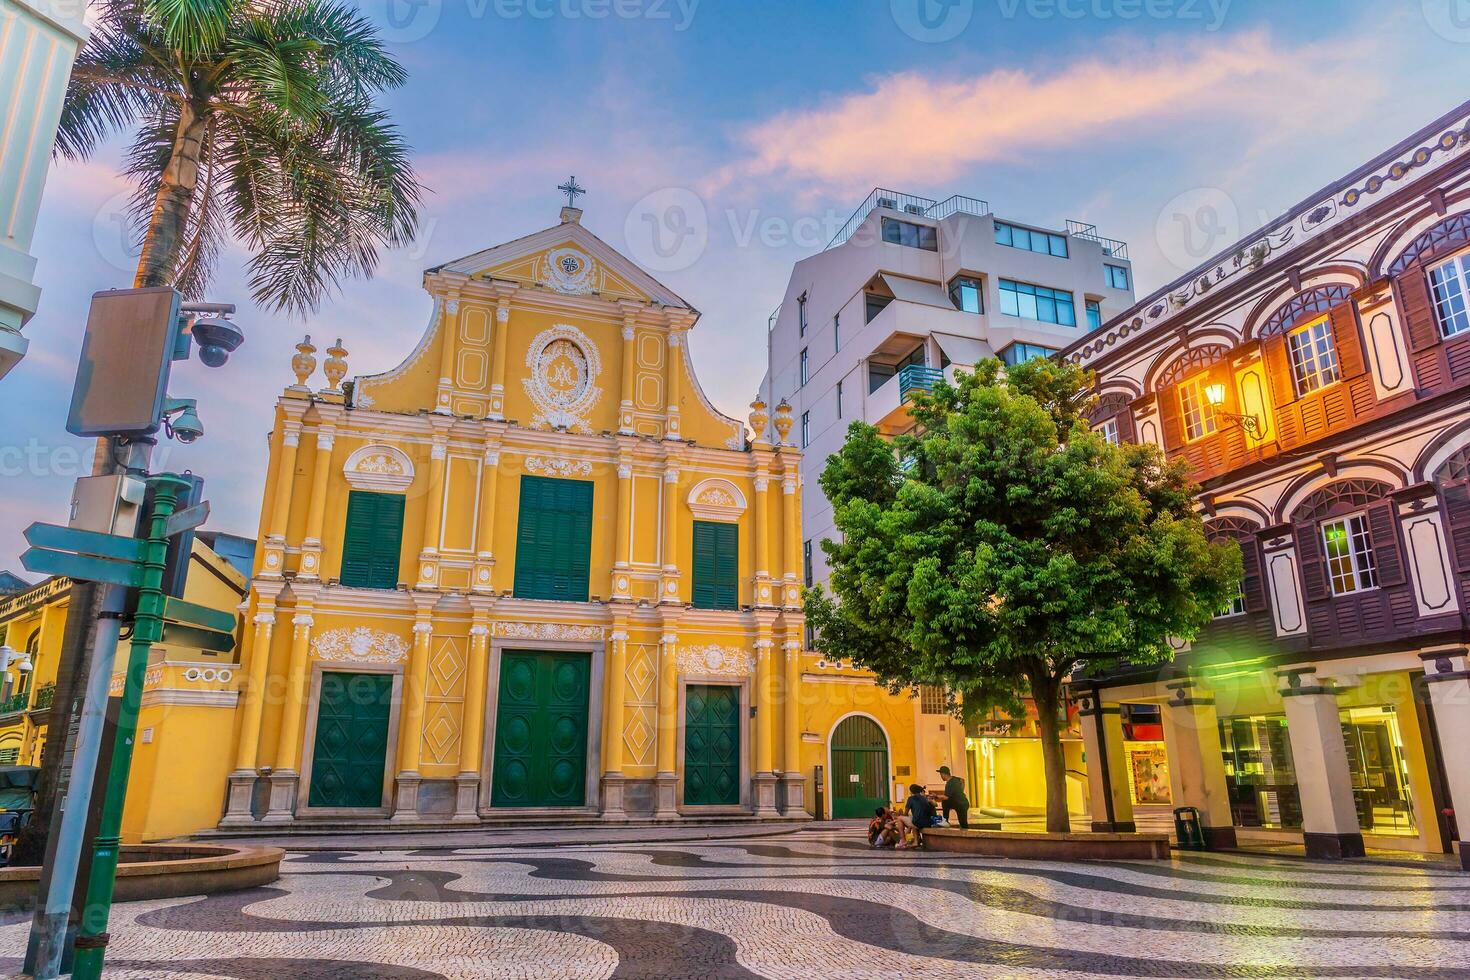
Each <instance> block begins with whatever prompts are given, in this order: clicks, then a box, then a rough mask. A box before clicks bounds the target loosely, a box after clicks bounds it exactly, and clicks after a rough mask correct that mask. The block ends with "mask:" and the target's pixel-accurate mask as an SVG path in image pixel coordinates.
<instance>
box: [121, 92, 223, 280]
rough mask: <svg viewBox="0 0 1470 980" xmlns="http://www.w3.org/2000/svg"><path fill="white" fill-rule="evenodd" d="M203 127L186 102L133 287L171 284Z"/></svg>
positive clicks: (186, 222) (191, 197) (190, 201)
mask: <svg viewBox="0 0 1470 980" xmlns="http://www.w3.org/2000/svg"><path fill="white" fill-rule="evenodd" d="M206 126H207V123H206V122H205V119H204V117H203V116H200V115H199V114H198V113H196V112H195V111H194V107H193V106H192V105H191V104H189V103H188V102H185V103H184V105H183V107H182V108H181V109H180V110H179V126H178V129H177V130H176V131H175V133H174V148H173V153H172V155H171V156H170V157H169V161H168V166H167V167H165V168H164V170H163V179H162V180H161V181H160V182H159V185H158V196H157V197H156V198H154V200H153V215H152V216H151V217H150V218H149V219H148V233H147V234H146V235H145V236H144V238H143V253H142V254H141V255H139V256H138V273H137V275H136V276H134V277H133V285H134V286H135V287H143V286H167V285H169V284H170V283H172V282H173V277H174V271H175V269H176V268H177V266H178V260H179V251H180V250H181V249H182V248H183V247H184V232H185V230H186V229H187V228H188V226H189V211H190V208H191V207H193V204H194V188H195V186H196V185H197V184H198V183H199V161H200V156H201V154H202V153H203V151H204V131H205V128H206Z"/></svg>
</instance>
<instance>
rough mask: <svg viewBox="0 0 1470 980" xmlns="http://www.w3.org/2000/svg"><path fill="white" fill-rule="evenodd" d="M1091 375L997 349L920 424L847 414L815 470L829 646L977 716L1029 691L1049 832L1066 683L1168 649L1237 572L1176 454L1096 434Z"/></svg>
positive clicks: (1059, 805) (811, 611) (1200, 621)
mask: <svg viewBox="0 0 1470 980" xmlns="http://www.w3.org/2000/svg"><path fill="white" fill-rule="evenodd" d="M1092 388H1093V378H1092V376H1091V374H1090V373H1088V372H1085V371H1083V370H1082V369H1081V368H1079V367H1077V366H1076V365H1073V364H1070V363H1066V362H1056V361H1049V360H1034V361H1030V362H1027V363H1025V364H1021V365H1018V366H1016V367H1013V368H1009V369H1004V370H1003V369H1002V367H1001V365H1000V362H998V361H993V360H992V361H986V362H983V363H981V364H980V365H978V366H977V367H976V369H975V373H974V374H965V373H961V374H959V375H958V377H957V379H956V383H955V384H954V385H950V384H948V383H945V382H942V381H941V382H940V383H939V384H937V385H936V387H935V390H934V391H933V393H932V394H920V395H918V396H917V397H916V398H915V399H914V402H913V404H912V406H911V410H912V414H913V418H914V422H915V427H914V429H913V431H912V432H911V433H910V434H907V435H901V436H898V437H897V438H895V439H893V440H892V441H889V440H887V439H885V438H883V437H882V436H881V435H880V434H879V433H878V431H877V430H876V429H875V428H874V427H872V426H870V425H866V424H864V423H861V422H855V423H853V425H852V426H851V427H850V429H849V430H848V437H847V442H846V443H845V444H844V445H843V447H842V449H841V451H840V452H838V453H836V454H834V455H833V456H831V457H830V458H829V459H828V461H827V465H826V468H825V470H824V471H823V473H822V477H821V486H822V490H823V491H824V492H825V493H826V494H827V497H828V499H829V500H830V501H831V502H832V506H833V511H834V517H835V523H836V527H837V530H838V531H839V532H840V533H841V539H840V540H837V541H823V542H822V548H823V550H824V551H825V552H826V553H827V556H828V560H829V562H830V564H831V568H832V574H831V592H830V593H829V592H828V591H826V590H825V589H822V588H817V589H813V590H811V591H810V592H808V595H807V614H808V617H809V618H810V621H811V623H812V625H813V626H814V627H815V630H816V636H817V640H816V646H817V648H818V649H819V650H821V651H822V652H823V653H825V654H828V655H829V656H833V657H841V658H844V659H852V660H855V661H856V662H857V663H859V664H861V665H863V666H864V667H867V668H868V669H870V670H872V671H874V672H875V673H876V674H877V675H878V676H879V679H880V680H881V681H882V682H884V683H886V684H887V685H889V687H890V688H891V689H895V690H896V689H900V688H906V687H913V686H917V685H919V684H942V685H944V686H946V687H947V688H949V689H950V690H953V691H956V692H959V694H960V696H961V698H962V699H963V701H964V702H965V703H966V705H967V706H968V710H967V711H966V714H967V715H971V716H973V715H974V714H975V713H976V712H977V711H978V710H983V709H984V708H986V707H989V706H991V705H996V706H1001V707H1005V708H1009V709H1010V710H1015V707H1016V705H1017V702H1018V700H1019V699H1020V698H1021V697H1023V696H1028V697H1030V698H1032V699H1033V700H1034V701H1035V705H1036V710H1037V715H1038V721H1039V728H1040V732H1041V747H1042V758H1043V761H1044V765H1045V775H1046V795H1047V807H1046V826H1047V830H1049V831H1053V832H1059V831H1066V830H1068V829H1069V827H1068V820H1067V794H1066V776H1065V772H1066V770H1065V764H1064V762H1063V758H1062V747H1061V738H1060V735H1061V729H1062V708H1063V702H1062V684H1063V681H1064V679H1065V678H1066V677H1067V676H1068V675H1070V674H1072V673H1073V672H1075V671H1079V670H1080V669H1083V668H1104V667H1107V666H1109V665H1111V664H1114V663H1117V662H1118V661H1119V660H1124V659H1126V660H1127V661H1129V662H1131V663H1134V664H1142V663H1158V662H1164V661H1167V660H1169V659H1170V658H1171V657H1172V656H1173V650H1172V648H1171V646H1170V643H1169V640H1170V638H1171V637H1173V638H1176V639H1177V638H1183V639H1193V638H1194V637H1195V636H1196V635H1197V634H1198V633H1199V631H1200V630H1201V629H1202V628H1203V627H1204V626H1205V624H1206V623H1208V622H1209V621H1210V619H1211V618H1212V616H1213V615H1214V614H1215V613H1216V612H1217V611H1218V610H1220V609H1221V608H1222V607H1223V606H1224V605H1225V604H1226V602H1227V601H1228V600H1229V599H1230V598H1231V597H1232V596H1233V595H1234V593H1235V590H1236V588H1237V584H1238V582H1239V579H1240V572H1241V565H1240V551H1239V548H1238V547H1237V546H1236V545H1235V544H1234V543H1233V542H1230V543H1223V544H1213V543H1211V542H1209V541H1208V540H1207V539H1206V537H1205V533H1204V526H1203V522H1202V520H1201V518H1200V516H1199V515H1198V513H1197V512H1196V511H1195V509H1194V506H1193V501H1192V498H1193V494H1194V492H1195V490H1196V488H1195V487H1194V486H1192V485H1191V484H1190V482H1189V481H1188V479H1187V478H1186V475H1185V471H1184V467H1183V466H1182V464H1178V463H1170V462H1167V461H1166V460H1165V459H1164V457H1163V455H1162V454H1161V453H1160V452H1159V450H1158V449H1157V448H1156V447H1153V446H1137V445H1122V446H1115V445H1112V444H1110V443H1108V442H1107V441H1106V440H1105V439H1103V438H1102V437H1101V436H1099V435H1098V434H1096V433H1094V432H1092V431H1091V429H1090V428H1089V427H1088V425H1087V423H1086V422H1085V420H1084V414H1085V412H1086V411H1088V409H1089V408H1090V405H1091V402H1092V396H1091V391H1092Z"/></svg>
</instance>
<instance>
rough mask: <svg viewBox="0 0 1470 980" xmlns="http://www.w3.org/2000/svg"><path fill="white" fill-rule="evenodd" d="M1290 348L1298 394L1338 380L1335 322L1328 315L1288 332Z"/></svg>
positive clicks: (1289, 352) (1287, 344)
mask: <svg viewBox="0 0 1470 980" xmlns="http://www.w3.org/2000/svg"><path fill="white" fill-rule="evenodd" d="M1286 349H1287V352H1288V354H1289V356H1290V358H1291V377H1292V381H1294V382H1295V383H1296V393H1297V395H1299V396H1300V395H1305V394H1307V393H1308V392H1312V391H1316V390H1317V389H1318V388H1325V387H1326V386H1327V385H1330V384H1332V383H1333V382H1334V381H1336V380H1337V378H1338V371H1337V348H1336V347H1334V346H1333V343H1332V323H1331V321H1330V320H1328V319H1327V318H1325V317H1324V318H1323V319H1321V320H1318V321H1317V322H1316V323H1309V324H1307V325H1306V326H1305V327H1302V328H1301V329H1299V330H1293V331H1292V332H1291V333H1290V334H1288V335H1287V338H1286Z"/></svg>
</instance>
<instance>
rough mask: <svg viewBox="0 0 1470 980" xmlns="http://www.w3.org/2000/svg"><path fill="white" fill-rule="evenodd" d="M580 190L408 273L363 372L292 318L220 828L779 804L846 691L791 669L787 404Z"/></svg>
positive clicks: (791, 460) (789, 805) (811, 760)
mask: <svg viewBox="0 0 1470 980" xmlns="http://www.w3.org/2000/svg"><path fill="white" fill-rule="evenodd" d="M573 186H575V185H574V184H573ZM581 214H582V212H581V211H580V210H579V209H577V208H576V207H573V206H568V207H566V208H563V209H562V212H561V221H560V222H559V223H558V224H557V225H554V226H552V227H550V228H547V229H545V230H543V231H539V232H537V233H535V234H532V235H529V236H526V237H524V238H521V239H518V240H516V241H513V242H509V243H507V244H504V245H499V246H496V247H494V248H489V249H486V250H484V251H481V252H478V253H476V254H474V255H469V256H466V257H464V258H461V259H458V260H455V261H453V262H448V263H445V264H443V265H440V266H438V267H436V268H433V269H430V270H428V271H427V272H426V273H425V274H424V280H423V286H424V289H425V290H427V291H428V293H429V295H430V297H431V298H432V300H433V313H432V316H431V319H430V322H429V325H428V327H427V329H426V330H425V331H424V334H423V337H422V339H421V340H420V341H419V343H418V345H417V346H416V347H415V348H414V349H413V350H412V351H409V352H408V353H407V356H406V358H405V359H404V360H403V362H402V363H401V364H400V365H398V366H397V367H395V368H393V369H392V370H390V371H387V372H385V373H383V374H376V375H368V376H363V377H357V378H354V379H351V380H347V377H348V375H347V363H346V355H347V351H346V350H345V348H344V347H343V343H342V341H338V342H337V344H336V345H335V346H333V347H331V348H329V349H328V350H327V351H325V354H326V357H325V359H324V360H323V361H322V362H321V368H322V372H323V373H324V375H325V377H326V380H327V384H326V385H325V386H318V387H316V388H313V384H312V377H313V375H314V374H315V373H316V371H317V367H318V358H317V350H316V348H315V347H314V346H313V345H312V344H311V343H310V341H309V339H308V340H306V341H303V342H302V343H301V344H300V345H298V347H297V353H296V356H295V358H294V359H293V361H292V369H293V371H294V372H295V374H296V382H295V383H294V384H292V385H290V386H289V387H287V388H286V389H285V390H284V391H283V392H282V393H281V395H280V397H279V398H278V399H277V402H276V411H275V425H274V429H273V432H272V433H271V437H270V457H269V468H268V472H267V476H266V485H265V494H264V502H263V506H262V509H261V519H260V530H259V537H258V547H257V551H256V564H255V569H254V575H253V578H252V581H251V585H250V594H249V598H248V614H247V623H246V636H245V638H244V641H243V644H242V650H241V662H240V673H241V675H242V681H243V683H242V684H241V697H240V701H239V704H238V707H237V709H236V710H235V711H234V712H233V716H234V717H233V725H234V735H233V746H234V750H233V760H234V762H233V771H232V772H231V773H230V775H229V776H228V789H227V796H226V800H225V805H224V817H223V820H222V821H221V826H222V827H229V828H236V829H240V828H245V827H251V826H262V825H279V824H292V823H310V822H316V823H323V822H327V823H342V822H344V821H345V822H349V823H359V822H367V823H370V822H374V821H387V822H392V823H409V824H423V823H449V822H454V823H465V824H474V823H479V822H481V821H485V820H494V819H496V817H497V816H500V817H507V816H510V817H522V818H524V817H526V816H528V815H535V814H538V813H540V814H543V815H548V816H549V815H557V816H561V817H573V818H577V817H581V818H585V819H594V818H601V819H612V820H618V819H628V818H638V819H669V820H675V819H680V818H682V817H689V816H716V815H726V816H730V815H747V816H754V817H769V818H779V817H782V816H785V817H798V818H802V817H805V816H806V815H807V812H808V809H809V806H810V802H811V801H810V797H809V787H808V782H809V781H810V779H811V778H812V776H813V768H814V766H816V765H820V764H822V763H823V762H824V761H825V757H824V755H823V753H824V752H825V747H824V745H823V744H821V743H822V742H823V741H824V737H825V733H826V732H827V731H828V730H829V729H830V725H831V723H832V721H831V719H832V718H836V717H837V716H840V715H842V714H843V709H844V708H845V707H850V705H847V704H845V701H847V700H850V699H851V697H852V694H851V692H852V691H853V690H854V688H852V687H850V686H849V687H843V686H842V685H835V686H834V685H827V686H826V688H825V689H828V690H831V691H833V692H834V693H835V694H836V695H837V697H835V698H824V697H822V696H820V695H817V696H814V697H811V698H808V697H804V696H803V680H802V678H803V673H804V671H803V666H802V655H803V654H802V647H803V642H802V641H803V633H804V623H803V617H802V611H801V594H800V591H801V590H800V580H801V575H802V563H803V554H802V542H801V541H800V527H801V521H800V515H799V507H800V500H801V494H800V491H801V487H800V485H799V479H798V463H799V459H800V453H799V451H798V450H797V449H796V447H794V446H793V445H791V443H790V441H789V435H790V432H791V428H792V418H791V413H790V409H789V408H787V407H786V406H778V407H777V409H776V410H775V413H774V418H772V416H771V413H769V412H768V411H767V406H765V405H764V404H761V403H760V402H759V401H757V402H756V403H755V404H754V405H753V406H752V409H753V411H752V413H751V416H750V422H751V426H752V427H753V430H754V431H753V433H747V430H746V426H745V424H744V423H743V422H741V421H738V420H736V419H732V418H728V417H726V416H725V415H723V414H721V413H720V412H719V411H718V410H716V409H715V408H714V407H713V406H712V405H711V404H710V402H709V401H708V399H707V398H706V397H705V396H704V394H703V392H702V391H701V389H700V386H699V382H698V380H697V379H696V378H695V375H694V372H693V370H692V365H691V362H690V356H689V349H688V345H687V343H686V340H687V336H688V333H689V331H690V330H691V329H692V328H693V327H694V326H695V324H696V321H697V320H698V317H699V314H698V312H697V311H696V310H694V309H692V308H691V307H690V306H689V304H688V303H686V302H685V301H684V300H682V299H680V298H679V297H678V296H677V295H675V294H674V293H673V292H672V291H670V290H669V289H668V288H666V287H665V286H663V285H661V284H660V283H658V282H656V281H655V280H654V279H653V278H651V277H650V276H649V275H648V274H646V273H645V272H643V271H642V270H641V269H639V268H638V267H637V266H636V265H635V264H634V263H632V262H630V261H629V260H627V259H626V258H624V257H623V256H622V255H620V254H618V253H617V252H616V251H614V250H613V249H612V248H611V247H609V246H608V245H607V244H606V243H604V242H603V241H602V240H600V239H599V238H597V237H596V236H595V235H593V234H592V233H591V232H589V231H588V230H587V229H586V228H584V227H583V226H582V224H581V221H580V219H581ZM829 673H833V672H829ZM818 686H819V687H820V686H821V685H818ZM869 686H870V687H871V684H870V685H869ZM874 694H875V696H877V697H878V698H879V700H882V699H883V696H882V695H881V692H876V691H875V692H874ZM903 710H904V711H907V710H909V709H907V708H905V709H903ZM814 712H815V713H816V714H815V715H814V714H813V713H814ZM816 715H820V716H824V717H816ZM827 715H830V716H831V718H828V717H825V716H827ZM808 729H812V730H813V732H820V733H822V737H819V738H813V732H809V731H808ZM804 733H805V737H804ZM883 768H884V769H886V768H887V765H886V760H885V763H884V764H883ZM878 778H879V779H882V778H884V775H883V774H882V770H879V773H878ZM880 785H881V784H880ZM875 788H876V787H875ZM885 795H886V794H885Z"/></svg>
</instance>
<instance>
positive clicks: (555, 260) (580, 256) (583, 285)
mask: <svg viewBox="0 0 1470 980" xmlns="http://www.w3.org/2000/svg"><path fill="white" fill-rule="evenodd" d="M594 268H595V266H594V265H593V262H592V259H591V258H590V257H589V256H588V255H587V253H585V252H583V251H582V250H581V249H576V248H558V249H553V250H552V251H550V252H548V253H547V255H546V269H545V272H544V273H543V275H542V278H541V281H542V283H544V284H545V285H547V286H549V287H551V288H552V289H554V290H556V291H557V292H559V293H570V294H572V295H577V294H582V293H590V292H592V271H593V269H594Z"/></svg>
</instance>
